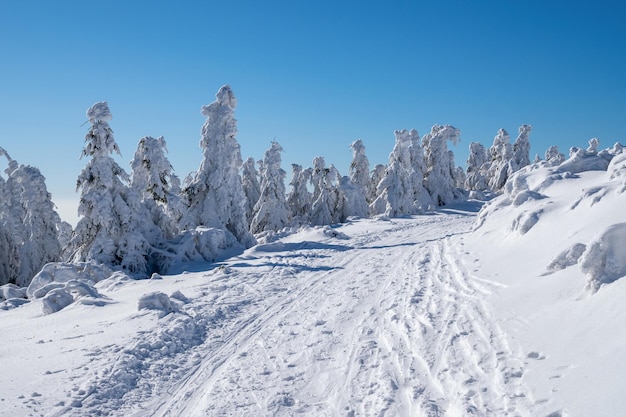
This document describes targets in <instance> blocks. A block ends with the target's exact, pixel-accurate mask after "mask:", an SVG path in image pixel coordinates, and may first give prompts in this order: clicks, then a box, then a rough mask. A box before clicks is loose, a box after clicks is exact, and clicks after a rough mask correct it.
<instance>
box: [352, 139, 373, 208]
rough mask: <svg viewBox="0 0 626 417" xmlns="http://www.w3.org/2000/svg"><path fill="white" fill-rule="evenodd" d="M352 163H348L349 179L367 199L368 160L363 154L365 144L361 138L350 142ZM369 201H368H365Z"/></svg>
mask: <svg viewBox="0 0 626 417" xmlns="http://www.w3.org/2000/svg"><path fill="white" fill-rule="evenodd" d="M350 149H352V163H351V164H350V171H349V176H350V181H351V182H352V184H353V186H354V187H355V188H356V189H357V190H361V192H362V193H363V196H364V198H365V199H366V200H367V198H368V193H369V189H370V161H369V160H368V159H367V156H366V155H365V145H363V141H362V140H361V139H357V140H355V141H354V142H352V143H351V144H350ZM367 203H369V201H367Z"/></svg>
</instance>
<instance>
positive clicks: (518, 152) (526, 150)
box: [511, 124, 532, 173]
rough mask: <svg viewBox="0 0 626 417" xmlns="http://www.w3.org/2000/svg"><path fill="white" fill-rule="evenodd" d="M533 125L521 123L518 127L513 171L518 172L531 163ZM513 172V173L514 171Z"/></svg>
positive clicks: (514, 145)
mask: <svg viewBox="0 0 626 417" xmlns="http://www.w3.org/2000/svg"><path fill="white" fill-rule="evenodd" d="M531 130H532V126H531V125H526V124H524V125H521V126H520V127H519V129H518V132H519V133H518V135H517V138H516V139H515V142H514V143H513V159H512V161H511V165H512V167H511V168H512V171H513V172H516V171H518V170H520V169H522V168H524V167H525V166H527V165H530V141H529V139H528V138H529V136H530V131H531ZM513 172H512V173H513Z"/></svg>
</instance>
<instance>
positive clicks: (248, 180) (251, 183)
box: [241, 157, 261, 223]
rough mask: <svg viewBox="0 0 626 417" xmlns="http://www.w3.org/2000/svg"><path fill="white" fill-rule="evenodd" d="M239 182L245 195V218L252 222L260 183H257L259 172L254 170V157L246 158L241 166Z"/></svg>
mask: <svg viewBox="0 0 626 417" xmlns="http://www.w3.org/2000/svg"><path fill="white" fill-rule="evenodd" d="M241 183H242V187H243V194H244V195H245V196H246V219H248V222H249V223H250V222H252V217H254V206H255V205H256V203H257V201H259V197H261V185H260V184H259V173H258V172H257V170H256V167H255V162H254V158H252V157H250V158H248V159H246V161H245V162H244V163H243V166H242V168H241Z"/></svg>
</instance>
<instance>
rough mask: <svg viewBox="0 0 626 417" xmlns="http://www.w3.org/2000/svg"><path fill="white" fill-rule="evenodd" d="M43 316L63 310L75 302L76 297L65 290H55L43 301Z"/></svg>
mask: <svg viewBox="0 0 626 417" xmlns="http://www.w3.org/2000/svg"><path fill="white" fill-rule="evenodd" d="M41 302H42V310H43V314H52V313H56V312H57V311H61V310H63V309H64V308H65V307H67V306H69V305H70V304H72V303H73V302H74V297H72V295H71V294H70V293H69V292H67V291H65V290H64V289H63V288H55V289H53V290H52V291H50V292H48V293H47V294H46V295H45V297H43V299H42V300H41Z"/></svg>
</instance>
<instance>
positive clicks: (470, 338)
mask: <svg viewBox="0 0 626 417" xmlns="http://www.w3.org/2000/svg"><path fill="white" fill-rule="evenodd" d="M474 220H475V217H474V216H468V215H463V214H446V215H433V216H420V217H418V218H414V219H399V220H397V221H395V220H394V221H393V222H391V224H392V226H391V227H388V228H387V229H386V230H385V231H384V232H383V233H375V234H368V233H364V234H362V235H356V236H350V239H349V240H341V239H329V241H328V243H318V242H315V243H313V242H303V243H301V244H294V245H286V247H285V249H286V250H285V251H280V247H278V249H276V250H271V249H267V248H266V249H264V247H263V246H261V247H259V248H257V249H256V250H254V251H252V252H251V253H248V254H244V255H242V256H241V257H239V258H235V259H232V260H229V261H228V262H225V263H224V266H223V267H221V268H217V269H215V270H213V271H210V272H208V273H206V278H207V282H206V283H203V284H202V285H200V286H199V287H198V288H196V290H197V292H198V294H199V296H198V297H196V298H194V299H193V300H192V302H191V303H189V304H187V305H185V306H184V310H183V311H182V312H181V313H176V314H174V315H169V316H166V317H165V319H161V320H169V321H170V322H169V324H168V325H169V326H170V327H171V326H174V325H180V326H187V327H189V326H192V328H191V330H189V329H187V331H186V332H184V334H186V335H192V336H188V337H187V339H186V341H185V342H182V344H183V345H182V347H181V348H180V349H177V350H174V353H171V354H168V353H167V349H166V350H165V351H164V353H162V354H161V356H160V357H158V358H156V359H157V361H156V363H160V364H161V365H160V366H156V367H155V366H154V365H149V364H145V366H143V365H135V366H134V368H133V369H135V373H134V374H133V375H126V376H125V378H131V379H132V378H134V380H133V383H132V384H131V387H130V388H128V389H127V390H126V391H124V392H122V393H120V394H119V395H118V396H117V397H119V398H118V400H117V402H115V401H112V400H111V399H110V398H111V396H110V393H109V394H103V395H101V398H99V397H98V395H99V394H98V393H103V392H107V391H106V389H109V391H110V389H112V388H111V387H115V386H117V385H116V384H118V385H119V381H118V380H117V379H115V378H114V377H113V376H114V375H116V373H115V372H114V371H112V370H111V369H109V371H105V372H102V374H103V375H101V377H100V378H99V379H98V380H97V381H95V382H94V381H91V382H90V383H89V384H87V383H86V382H83V386H85V388H84V389H82V390H81V392H86V393H87V395H86V396H84V398H82V399H81V400H80V405H81V406H82V408H73V409H72V408H71V407H66V408H65V409H64V410H63V412H62V413H56V414H54V415H66V414H65V413H67V414H68V415H119V416H122V415H124V416H127V415H131V416H136V417H139V416H155V417H156V416H159V417H165V416H171V417H173V416H182V415H185V416H222V415H224V416H225V415H229V416H251V415H255V416H288V415H311V416H345V417H356V416H428V417H436V416H530V415H532V409H533V403H532V401H531V399H530V397H529V393H528V391H527V390H526V388H525V387H524V383H523V375H524V368H523V363H524V362H523V358H522V357H521V356H520V354H518V353H517V352H515V351H514V349H512V348H511V347H510V346H509V344H508V342H507V337H506V335H505V334H503V333H502V331H501V330H500V329H499V328H498V326H497V320H495V318H494V317H493V314H492V312H491V310H490V308H489V306H488V304H487V303H486V302H485V299H486V297H487V296H488V295H489V294H491V293H492V292H493V291H494V290H495V289H496V287H495V285H496V284H491V283H489V281H487V280H484V279H481V278H480V277H477V276H474V275H473V272H470V271H471V265H466V264H465V263H464V260H469V259H472V260H473V259H474V258H473V257H472V256H471V254H470V252H469V250H466V249H465V248H464V244H463V233H464V231H469V230H470V228H471V227H472V225H473V222H474ZM444 230H452V231H455V232H456V233H457V234H456V235H451V236H441V235H440V234H441V233H443V232H442V231H444ZM348 233H349V232H348ZM348 245H350V246H348ZM170 316H177V317H178V318H171V317H170ZM168 317H170V318H169V319H168ZM172 323H174V324H172ZM176 323H178V324H176ZM193 326H195V327H193ZM111 349H117V350H119V347H114V346H113V347H111ZM126 352H127V353H129V352H130V353H133V355H134V356H135V357H134V359H135V360H139V361H141V358H136V356H138V355H136V352H137V349H136V347H133V348H132V349H127V350H126ZM153 359H154V358H153ZM119 360H121V361H122V362H123V360H122V359H119ZM119 360H118V361H119ZM165 364H169V365H165ZM116 366H119V364H118V365H113V366H110V368H115V367H116ZM128 372H131V373H132V370H131V371H128ZM163 372H166V373H169V374H170V375H169V377H166V378H161V379H163V381H162V383H161V384H160V385H159V384H155V383H154V382H155V381H157V380H159V375H160V374H162V373H163ZM107 375H108V376H109V377H107ZM107 401H108V403H107ZM98 410H100V411H98ZM102 410H107V411H106V413H104V412H102Z"/></svg>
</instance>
